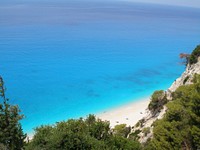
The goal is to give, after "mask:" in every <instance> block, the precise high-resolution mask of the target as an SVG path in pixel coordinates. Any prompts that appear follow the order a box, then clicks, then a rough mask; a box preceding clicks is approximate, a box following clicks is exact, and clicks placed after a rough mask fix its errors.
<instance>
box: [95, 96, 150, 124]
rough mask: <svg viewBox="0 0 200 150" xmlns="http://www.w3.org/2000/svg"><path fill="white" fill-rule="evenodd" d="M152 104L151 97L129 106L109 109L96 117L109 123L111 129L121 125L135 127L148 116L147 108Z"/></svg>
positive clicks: (131, 103)
mask: <svg viewBox="0 0 200 150" xmlns="http://www.w3.org/2000/svg"><path fill="white" fill-rule="evenodd" d="M149 102H150V97H146V98H143V99H138V100H137V101H135V100H134V101H133V102H130V103H128V104H125V105H122V106H119V107H116V108H111V109H108V110H106V111H104V112H101V113H98V114H96V117H97V118H99V119H101V120H103V121H109V122H110V126H111V128H114V127H115V126H116V125H119V124H126V125H127V126H134V125H135V124H136V123H137V122H138V121H139V120H140V119H142V118H143V117H145V116H146V115H147V111H146V109H147V107H148V105H149Z"/></svg>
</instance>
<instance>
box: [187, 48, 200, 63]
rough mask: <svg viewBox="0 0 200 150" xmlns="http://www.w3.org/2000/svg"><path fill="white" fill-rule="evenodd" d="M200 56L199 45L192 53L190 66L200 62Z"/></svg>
mask: <svg viewBox="0 0 200 150" xmlns="http://www.w3.org/2000/svg"><path fill="white" fill-rule="evenodd" d="M199 56H200V45H198V46H197V47H196V48H195V49H194V50H193V52H192V54H191V55H190V58H189V63H190V64H195V63H197V61H198V57H199Z"/></svg>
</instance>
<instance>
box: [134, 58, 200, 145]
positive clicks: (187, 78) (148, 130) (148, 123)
mask: <svg viewBox="0 0 200 150" xmlns="http://www.w3.org/2000/svg"><path fill="white" fill-rule="evenodd" d="M195 74H200V57H199V58H198V62H197V63H195V64H192V65H190V64H188V65H187V67H186V69H185V71H184V72H183V74H182V75H181V76H180V77H179V78H177V79H176V80H175V81H174V82H173V83H172V85H171V87H170V88H169V89H168V90H167V91H165V93H166V96H167V99H168V101H170V100H172V93H173V92H174V91H175V90H176V89H177V88H178V87H179V86H182V85H188V84H192V79H193V77H194V75H195ZM166 111H167V107H166V106H164V107H163V109H162V110H161V111H159V112H158V113H157V114H152V113H151V112H150V111H149V110H148V109H146V116H145V117H144V118H143V119H141V120H140V121H139V122H138V123H137V124H136V125H135V126H134V128H133V130H132V132H135V131H140V133H139V134H138V136H139V141H140V142H141V143H145V142H146V141H147V140H148V139H149V138H151V137H153V133H152V132H153V126H152V124H153V122H154V121H156V120H157V119H161V118H163V116H164V114H165V112H166Z"/></svg>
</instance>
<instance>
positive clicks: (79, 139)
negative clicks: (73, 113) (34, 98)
mask: <svg viewBox="0 0 200 150" xmlns="http://www.w3.org/2000/svg"><path fill="white" fill-rule="evenodd" d="M122 126H123V125H122ZM123 129H126V128H125V126H123V127H119V128H118V129H117V133H118V134H113V131H112V130H111V129H110V124H109V122H104V121H101V120H100V119H96V118H95V116H94V115H89V116H88V117H87V118H86V119H82V118H80V119H77V120H74V119H71V120H68V121H63V122H59V123H57V124H56V125H54V126H41V127H39V128H36V129H35V135H34V138H33V140H32V141H31V142H30V143H29V144H28V145H27V147H26V149H27V150H41V149H43V150H63V149H70V150H78V149H80V150H91V149H93V150H100V149H101V150H115V149H116V150H119V149H126V150H137V149H140V144H139V143H138V142H136V141H134V140H130V139H128V138H125V137H124V136H123V135H125V134H126V130H125V131H124V132H123ZM121 134H122V135H121Z"/></svg>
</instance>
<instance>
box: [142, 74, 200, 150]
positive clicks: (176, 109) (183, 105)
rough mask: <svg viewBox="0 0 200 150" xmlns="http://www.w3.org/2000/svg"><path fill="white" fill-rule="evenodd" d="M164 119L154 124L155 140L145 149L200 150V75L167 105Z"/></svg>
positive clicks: (177, 92)
mask: <svg viewBox="0 0 200 150" xmlns="http://www.w3.org/2000/svg"><path fill="white" fill-rule="evenodd" d="M167 107H168V111H167V113H166V114H165V116H164V118H163V119H161V120H158V121H156V122H155V123H154V130H153V135H154V136H153V137H154V138H153V139H152V140H151V141H150V142H149V143H148V146H147V147H146V148H145V149H151V150H161V149H162V150H169V149H174V150H180V149H195V150H196V149H200V75H196V76H195V78H194V84H192V85H187V86H181V87H179V88H178V89H177V90H176V91H175V92H174V93H173V101H171V102H169V103H168V104H167Z"/></svg>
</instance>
